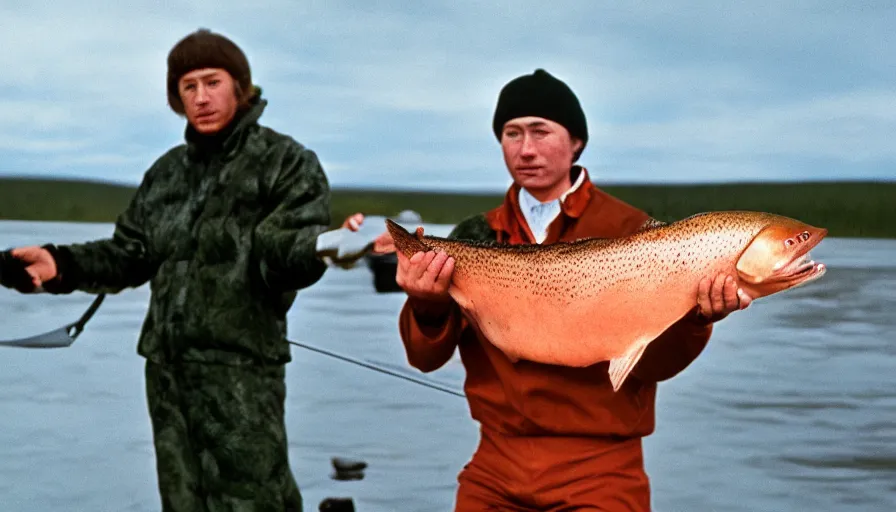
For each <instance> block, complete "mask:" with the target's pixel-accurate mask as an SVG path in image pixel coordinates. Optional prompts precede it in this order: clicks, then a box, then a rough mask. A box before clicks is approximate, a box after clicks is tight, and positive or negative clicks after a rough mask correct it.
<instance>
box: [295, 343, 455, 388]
mask: <svg viewBox="0 0 896 512" xmlns="http://www.w3.org/2000/svg"><path fill="white" fill-rule="evenodd" d="M289 343H290V345H295V346H297V347H301V348H304V349H306V350H310V351H312V352H317V353H319V354H323V355H326V356H330V357H333V358H336V359H341V360H342V361H345V362H348V363H352V364H356V365H358V366H362V367H364V368H367V369H369V370H373V371H375V372H380V373H385V374H386V375H391V376H393V377H398V378H399V379H404V380H406V381H409V382H413V383H414V384H419V385H421V386H425V387H428V388H432V389H435V390H438V391H442V392H444V393H448V394H449V395H454V396H459V397H461V398H466V396H467V395H465V394H463V393H461V392H459V391H455V390H453V389H451V388H448V387H444V386H440V385H439V384H434V383H432V382H427V381H425V380H422V379H417V378H415V377H411V376H410V375H405V374H403V373H399V372H395V371H392V370H388V369H386V368H383V367H381V366H377V365H375V364H373V363H368V362H365V361H360V360H358V359H353V358H351V357H348V356H344V355H342V354H337V353H335V352H330V351H328V350H324V349H322V348H317V347H313V346H311V345H306V344H304V343H298V342H295V341H290V342H289Z"/></svg>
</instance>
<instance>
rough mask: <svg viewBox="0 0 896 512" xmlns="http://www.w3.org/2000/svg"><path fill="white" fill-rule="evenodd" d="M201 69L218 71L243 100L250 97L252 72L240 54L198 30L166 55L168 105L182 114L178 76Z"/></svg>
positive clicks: (229, 44) (223, 40)
mask: <svg viewBox="0 0 896 512" xmlns="http://www.w3.org/2000/svg"><path fill="white" fill-rule="evenodd" d="M202 68H222V69H225V70H226V71H227V72H228V73H230V76H232V77H233V79H234V80H235V81H236V83H237V84H239V87H240V91H241V93H242V95H243V98H241V101H242V100H245V98H246V97H248V96H249V95H250V94H252V93H253V87H252V72H251V70H250V69H249V61H248V60H247V59H246V55H245V54H244V53H243V51H242V50H241V49H240V48H239V46H237V45H236V44H234V42H233V41H231V40H230V39H227V38H226V37H224V36H222V35H220V34H216V33H214V32H212V31H210V30H208V29H204V28H201V29H199V30H197V31H196V32H193V33H192V34H189V35H187V36H186V37H184V38H183V39H181V40H180V41H178V43H177V44H176V45H174V47H173V48H172V49H171V51H170V52H169V53H168V105H170V106H171V109H172V110H174V111H175V112H176V113H178V114H183V113H184V104H183V101H181V99H180V93H179V92H178V88H177V82H178V81H179V80H180V78H181V77H182V76H184V75H185V74H187V73H189V72H190V71H194V70H196V69H202Z"/></svg>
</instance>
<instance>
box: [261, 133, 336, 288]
mask: <svg viewBox="0 0 896 512" xmlns="http://www.w3.org/2000/svg"><path fill="white" fill-rule="evenodd" d="M281 166H282V167H281V170H280V172H279V174H278V176H277V178H276V181H275V182H274V183H273V184H272V186H271V189H270V193H269V201H270V206H269V210H268V212H267V214H266V215H265V217H264V218H263V219H262V220H261V222H259V224H258V226H256V228H255V233H254V244H253V256H254V258H255V261H257V262H258V265H259V271H260V273H261V277H262V279H263V280H264V282H265V283H266V285H267V286H268V287H269V288H271V289H273V290H276V291H279V292H288V291H295V290H299V289H302V288H306V287H308V286H311V285H313V284H314V283H316V282H317V281H318V280H319V279H320V278H321V277H323V274H324V272H325V271H326V269H327V265H326V263H325V262H324V261H323V260H321V259H320V258H318V257H317V254H316V244H317V236H318V235H319V234H320V233H322V232H324V231H325V230H327V229H328V227H329V224H330V186H329V183H328V181H327V177H326V175H325V174H324V170H323V168H322V167H321V164H320V162H319V161H318V158H317V155H316V154H315V153H314V152H313V151H311V150H309V149H305V148H301V147H289V148H287V150H286V151H285V154H284V156H283V158H282V159H281Z"/></svg>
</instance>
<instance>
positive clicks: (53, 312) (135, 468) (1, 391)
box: [0, 222, 896, 512]
mask: <svg viewBox="0 0 896 512" xmlns="http://www.w3.org/2000/svg"><path fill="white" fill-rule="evenodd" d="M110 229H111V227H110V226H108V225H66V224H52V223H18V222H0V247H2V248H6V247H10V246H15V245H20V244H25V243H27V244H31V243H43V242H47V241H55V242H69V241H81V240H89V239H92V238H94V237H98V236H105V235H107V234H108V233H110ZM813 254H814V255H815V258H816V260H820V261H825V262H826V263H828V265H829V268H830V270H829V272H828V274H827V275H826V276H825V277H824V278H823V279H822V280H821V281H819V282H817V283H813V284H812V285H809V286H806V287H804V288H801V289H796V290H792V291H790V292H787V293H785V294H781V295H777V296H774V297H770V298H766V299H762V300H760V301H757V302H755V303H754V304H753V305H752V306H751V307H750V308H749V309H748V310H746V311H744V312H740V313H738V314H734V315H732V316H731V317H729V318H728V319H726V320H725V321H723V322H722V323H720V324H718V326H717V328H716V332H715V334H714V335H713V339H712V341H711V342H710V345H709V346H708V347H707V349H706V351H705V352H704V353H703V354H702V355H701V356H700V358H699V359H698V360H697V361H696V362H695V363H694V364H693V365H692V366H691V367H690V368H689V369H688V370H686V371H685V372H684V373H682V374H681V375H679V376H678V377H676V378H675V379H673V380H671V381H669V382H667V383H664V384H663V385H662V386H661V388H660V396H659V410H658V429H657V433H656V434H654V435H653V436H651V437H649V438H648V439H647V440H646V441H645V444H646V457H647V469H648V472H649V474H650V476H651V478H652V481H653V493H654V494H653V497H654V504H655V508H656V510H658V511H691V510H701V511H702V510H725V511H795V510H801V511H802V510H813V511H822V510H824V511H890V510H894V509H896V313H894V306H896V241H883V240H848V241H847V240H839V239H830V240H826V241H825V242H823V243H822V245H821V247H819V248H818V249H817V250H816V251H813ZM370 279H371V276H370V274H369V272H368V271H367V269H366V268H364V267H359V268H356V269H353V270H348V271H346V270H340V269H332V270H330V271H328V272H327V274H326V276H325V277H324V279H323V280H322V281H321V282H320V283H318V284H317V285H316V286H314V287H313V289H310V290H308V291H306V292H304V293H302V294H300V296H299V299H298V301H297V303H296V306H295V307H294V308H293V310H292V311H291V313H290V320H291V325H290V335H291V338H292V339H295V340H300V341H303V342H307V343H311V344H314V345H316V346H320V347H323V348H327V349H329V350H332V351H335V352H339V353H343V354H346V355H352V356H354V357H357V358H362V359H367V360H370V361H375V362H378V363H380V364H382V365H384V366H391V367H395V368H399V369H404V368H406V363H405V360H404V356H403V351H402V348H401V343H400V341H399V339H398V332H397V326H396V314H397V312H398V310H399V308H400V307H401V304H402V300H403V298H402V296H401V295H400V294H385V295H377V294H376V293H374V291H373V288H372V285H371V283H370ZM91 298H92V297H91V296H89V295H86V294H81V293H77V294H73V295H70V296H48V295H42V296H22V295H19V294H16V293H14V292H11V291H9V290H6V289H0V327H2V328H0V338H12V337H18V336H26V335H31V334H35V333H37V332H41V331H45V330H49V329H52V328H55V327H59V326H61V325H63V324H65V323H67V322H69V321H71V320H74V319H76V318H77V317H78V316H79V315H80V314H81V313H82V311H83V309H84V308H86V307H87V305H88V304H89V303H90V300H91ZM147 299H148V289H147V288H146V287H143V288H140V289H137V290H131V291H127V292H124V293H121V294H119V295H117V296H110V297H108V298H107V299H106V302H105V304H104V305H103V307H102V308H101V309H100V311H99V313H98V314H97V316H95V317H94V319H93V320H92V322H91V323H90V324H89V325H88V327H87V330H86V331H85V332H84V334H82V336H81V337H80V338H79V339H78V341H77V343H76V344H75V345H73V346H72V347H70V348H67V349H61V350H52V351H39V350H23V349H11V348H5V349H0V350H2V351H0V358H2V361H3V363H2V370H0V510H10V511H22V512H25V511H41V512H43V511H56V510H66V511H90V512H94V511H152V510H158V508H159V506H158V498H157V495H156V487H155V485H156V476H155V469H154V459H153V451H152V440H151V431H150V425H149V419H148V416H147V413H146V402H145V397H144V390H143V376H142V369H143V366H142V365H143V361H142V359H141V358H139V357H138V356H137V355H136V353H135V346H136V341H137V334H138V331H139V327H140V323H141V322H142V320H143V315H144V313H145V310H146V303H147ZM293 356H294V358H295V361H294V362H293V363H292V364H290V366H289V367H288V368H289V369H288V385H289V388H288V393H289V395H288V404H287V422H288V427H289V435H290V455H291V459H292V464H293V468H294V471H295V472H296V478H297V479H298V481H299V484H300V486H301V487H302V491H303V493H304V495H305V498H306V505H307V506H306V510H309V511H311V510H317V504H318V503H319V502H320V501H321V500H322V499H323V498H325V497H327V496H352V497H353V498H354V500H355V503H356V507H357V510H358V511H359V512H374V511H382V512H386V511H388V512H404V511H409V512H410V511H421V512H424V511H447V510H450V509H451V507H452V504H453V498H454V491H455V486H456V480H455V477H456V475H457V472H458V471H459V470H460V468H461V466H462V465H463V464H464V463H465V462H466V461H467V460H468V458H469V456H470V454H471V453H472V450H473V449H474V447H475V444H476V431H477V425H476V424H475V423H473V422H472V420H470V418H469V414H468V411H467V408H466V404H465V402H464V400H462V399H461V398H458V397H454V396H451V395H447V394H443V393H440V392H438V391H434V390H431V389H427V388H423V387H420V386H416V385H413V384H410V383H407V382H404V381H402V380H399V379H395V378H393V377H390V376H386V375H381V374H378V373H374V372H371V371H369V370H366V369H363V368H358V367H356V366H354V365H350V364H348V363H345V362H342V361H339V360H334V359H331V358H328V357H326V356H323V355H320V354H317V353H313V352H308V351H305V350H303V349H300V348H297V347H293ZM462 376H463V373H462V368H461V367H460V365H459V364H458V363H456V362H452V363H449V365H448V366H446V367H445V368H443V369H442V370H440V371H438V372H436V373H435V374H432V375H431V376H430V377H431V378H432V379H434V380H437V381H438V382H440V383H445V384H448V385H451V386H454V387H455V388H460V385H461V381H462ZM332 456H347V457H357V458H362V459H364V460H366V461H367V462H368V463H369V468H368V470H367V473H366V478H365V479H364V480H362V481H349V482H338V481H335V480H332V479H331V478H330V474H331V468H330V457H332Z"/></svg>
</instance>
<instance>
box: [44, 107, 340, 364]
mask: <svg viewBox="0 0 896 512" xmlns="http://www.w3.org/2000/svg"><path fill="white" fill-rule="evenodd" d="M266 103H267V102H266V101H265V100H261V99H257V100H255V102H254V104H253V105H252V107H251V108H250V109H248V110H247V111H246V113H245V114H243V115H242V117H241V118H240V119H239V120H238V121H235V122H234V123H233V127H232V129H231V130H229V131H227V132H225V133H224V134H222V135H221V136H219V137H218V140H216V141H214V140H213V141H211V142H210V141H208V140H199V139H200V138H199V137H198V136H197V135H196V134H195V132H193V131H192V130H190V129H189V128H188V129H187V136H186V140H187V142H186V143H185V144H182V145H179V146H177V147H175V148H173V149H171V150H170V151H168V152H167V153H166V154H164V155H163V156H162V157H160V158H159V159H158V160H157V161H156V162H155V163H154V164H153V165H152V166H151V167H150V169H149V170H148V171H147V172H146V174H145V175H144V179H143V182H142V183H141V184H140V186H139V188H138V189H137V192H136V194H135V196H134V198H133V200H132V202H131V203H130V205H129V206H128V208H127V209H126V210H125V211H124V212H123V213H122V214H121V215H120V216H119V218H118V220H117V222H116V224H115V230H114V233H113V235H112V237H111V238H109V239H104V240H98V241H92V242H89V243H83V244H72V245H65V246H53V245H49V246H47V248H48V249H49V250H50V251H51V253H53V254H54V256H55V257H56V260H57V266H58V270H59V278H58V279H57V280H55V282H52V283H46V285H45V289H46V290H47V291H48V292H50V293H69V292H71V291H74V290H82V291H88V292H94V293H98V292H106V293H116V292H119V291H121V290H123V289H125V288H128V287H138V286H141V285H143V284H144V283H146V282H147V281H149V282H150V289H151V299H150V304H149V309H148V312H147V315H146V319H145V322H144V324H143V328H142V331H141V333H140V340H139V344H138V348H137V351H138V353H139V354H141V355H143V356H144V357H146V358H148V359H150V360H152V361H155V362H160V363H164V362H170V361H177V360H192V361H206V362H218V363H224V364H254V363H269V364H279V363H285V362H288V361H289V360H290V353H289V345H288V343H287V342H286V339H285V336H286V318H285V317H286V313H287V311H288V310H289V308H290V307H291V305H292V303H293V301H294V300H295V298H296V294H297V291H298V290H300V289H302V288H305V287H308V286H311V285H312V284H314V283H315V282H317V280H319V279H320V278H321V277H322V276H323V273H324V271H325V270H326V265H325V264H324V263H323V262H322V261H321V260H320V259H318V258H317V256H316V255H315V243H316V239H317V235H318V234H319V233H321V232H323V231H325V230H326V229H327V228H328V226H329V222H330V205H329V184H328V182H327V178H326V176H325V174H324V172H323V169H322V168H321V165H320V163H319V162H318V159H317V156H316V155H315V153H314V152H313V151H311V150H309V149H307V148H305V147H304V146H303V145H302V144H300V143H298V142H296V141H295V140H293V139H292V138H290V137H288V136H286V135H283V134H280V133H277V132H275V131H274V130H272V129H269V128H267V127H264V126H261V125H259V124H258V119H259V117H260V116H261V114H262V111H263V110H264V107H265V106H266Z"/></svg>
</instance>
